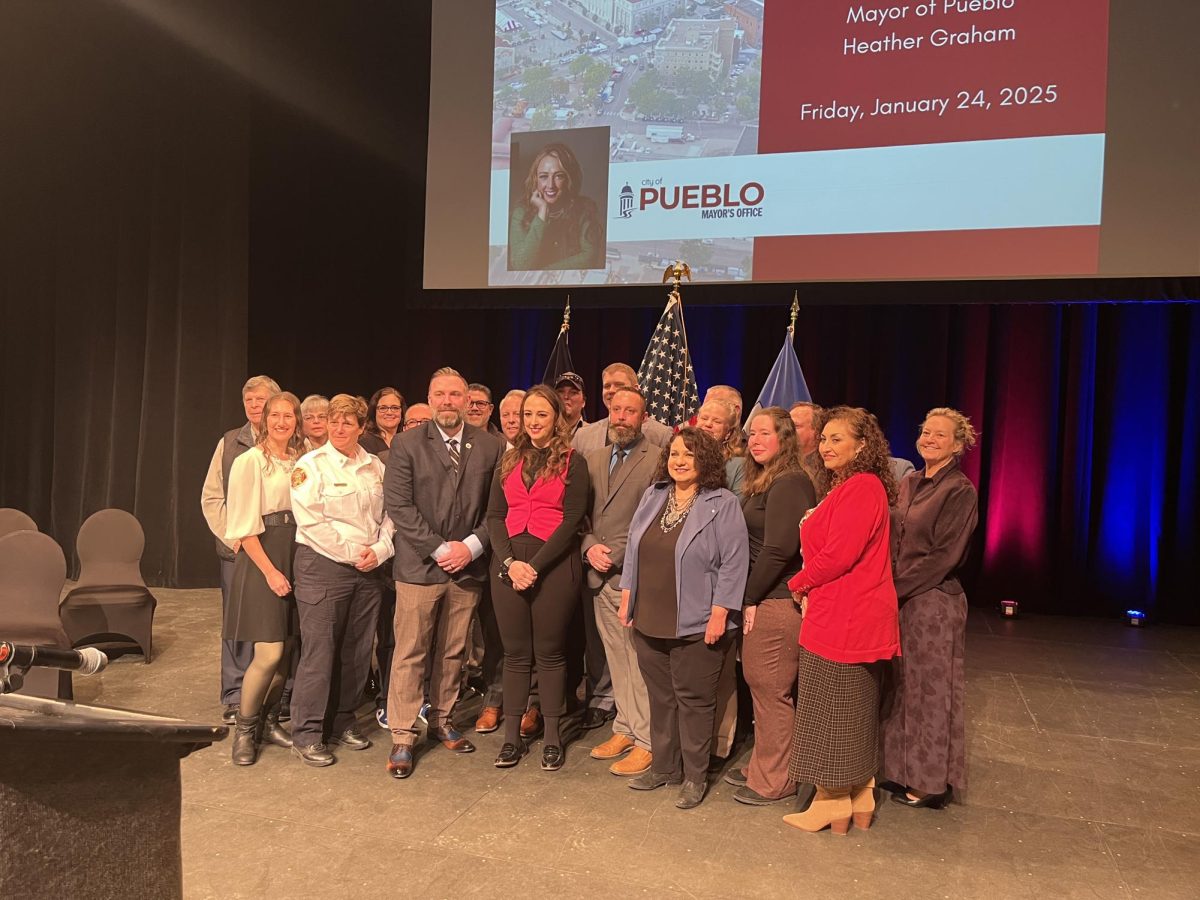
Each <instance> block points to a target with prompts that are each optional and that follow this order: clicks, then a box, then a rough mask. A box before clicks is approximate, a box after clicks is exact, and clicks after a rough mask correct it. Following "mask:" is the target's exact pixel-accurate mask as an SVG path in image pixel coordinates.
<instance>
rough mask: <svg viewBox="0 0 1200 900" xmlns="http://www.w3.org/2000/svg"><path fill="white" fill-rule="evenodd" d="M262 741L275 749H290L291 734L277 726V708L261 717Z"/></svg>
mask: <svg viewBox="0 0 1200 900" xmlns="http://www.w3.org/2000/svg"><path fill="white" fill-rule="evenodd" d="M262 739H263V741H264V742H266V743H269V744H274V745H275V746H276V747H283V748H285V749H287V750H290V749H291V748H292V735H291V732H289V731H288V730H287V729H286V728H284V727H283V726H282V725H280V724H279V707H278V706H277V707H275V708H274V709H273V710H271V711H270V712H268V713H265V714H264V715H263V729H262Z"/></svg>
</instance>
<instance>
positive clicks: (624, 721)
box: [582, 388, 660, 775]
mask: <svg viewBox="0 0 1200 900" xmlns="http://www.w3.org/2000/svg"><path fill="white" fill-rule="evenodd" d="M645 422H646V398H645V397H643V396H642V393H641V391H639V390H638V389H637V388H622V389H621V390H619V391H616V392H615V393H614V396H613V397H612V398H611V401H610V402H609V405H608V423H609V424H608V432H609V433H608V437H609V442H608V446H601V447H597V448H596V449H594V450H591V451H590V452H588V453H585V454H584V459H585V460H587V466H588V474H589V475H590V476H591V479H592V504H591V516H590V524H589V526H588V531H587V532H586V533H585V534H584V536H583V544H582V548H583V556H584V561H585V562H586V564H587V565H586V567H585V568H586V572H587V585H586V587H585V591H586V592H587V594H588V595H589V596H588V600H590V605H592V606H593V608H594V610H595V621H596V626H597V630H598V631H599V635H600V639H601V641H602V642H603V647H604V654H605V657H606V659H607V661H608V671H609V673H610V674H611V676H612V687H613V696H614V698H615V700H616V718H615V719H614V720H613V734H612V737H611V738H609V739H608V740H607V741H605V742H604V743H603V744H601V745H600V746H598V747H596V748H595V749H594V750H592V754H591V755H592V757H593V758H594V759H611V760H616V762H614V763H613V764H612V765H611V766H610V767H609V771H610V772H612V773H613V774H614V775H640V774H641V773H643V772H648V771H650V763H651V752H650V700H649V697H648V695H647V693H646V683H645V681H643V680H642V673H641V670H640V669H639V668H638V662H637V655H636V653H635V652H634V649H633V642H632V640H631V639H630V634H629V629H628V628H626V627H625V626H624V625H622V624H621V622H620V620H619V619H618V618H617V611H618V609H619V608H620V606H621V586H620V585H621V566H622V564H623V563H624V562H625V548H626V543H627V541H628V538H629V522H630V520H631V519H632V518H633V514H634V512H635V511H636V510H637V508H638V503H639V502H640V501H641V499H642V494H644V493H645V492H646V488H648V487H649V486H650V483H651V481H652V480H653V478H654V473H655V471H656V470H657V469H658V461H659V456H660V451H659V448H658V447H656V446H654V445H653V444H652V443H651V442H650V441H648V440H647V439H646V437H645V435H644V434H643V433H642V427H643V425H644V423H645ZM586 602H587V601H585V603H586ZM625 754H628V756H625ZM622 756H624V757H625V758H624V759H621V758H620V757H622Z"/></svg>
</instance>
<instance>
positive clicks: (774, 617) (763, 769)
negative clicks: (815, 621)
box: [742, 597, 801, 799]
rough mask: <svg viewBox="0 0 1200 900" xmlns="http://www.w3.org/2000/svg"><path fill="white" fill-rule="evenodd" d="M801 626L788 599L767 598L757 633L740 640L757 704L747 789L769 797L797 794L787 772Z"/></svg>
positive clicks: (797, 612)
mask: <svg viewBox="0 0 1200 900" xmlns="http://www.w3.org/2000/svg"><path fill="white" fill-rule="evenodd" d="M800 622H801V617H800V609H799V607H797V606H796V604H795V603H794V602H792V599H791V598H790V597H788V598H786V599H770V598H769V599H767V600H763V601H762V602H761V603H760V604H759V605H758V610H757V611H756V612H755V619H754V628H753V630H751V632H750V633H749V634H744V635H743V636H742V672H743V673H744V674H745V676H746V683H747V684H748V685H749V686H750V696H751V697H752V698H753V700H754V752H753V753H751V754H750V764H749V765H748V766H747V768H746V785H747V787H749V788H750V789H751V790H752V791H755V792H757V793H759V794H761V795H762V796H764V797H770V798H771V799H777V798H779V797H783V796H786V795H788V794H793V793H795V792H796V782H794V781H792V780H791V779H790V778H789V777H788V771H787V769H788V753H789V751H790V750H791V746H792V729H793V728H794V727H795V720H796V678H797V675H798V674H799V672H800V643H799V641H800Z"/></svg>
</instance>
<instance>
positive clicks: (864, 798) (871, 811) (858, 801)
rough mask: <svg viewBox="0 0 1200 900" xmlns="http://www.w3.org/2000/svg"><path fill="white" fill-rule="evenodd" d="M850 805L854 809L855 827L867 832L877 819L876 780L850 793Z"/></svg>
mask: <svg viewBox="0 0 1200 900" xmlns="http://www.w3.org/2000/svg"><path fill="white" fill-rule="evenodd" d="M850 805H851V807H852V808H853V809H854V827H855V828H861V829H862V830H863V831H866V830H867V829H868V828H870V827H871V820H872V819H874V818H875V779H874V778H872V779H871V780H870V781H868V782H867V783H866V784H864V785H860V786H859V787H856V788H854V789H853V790H851V791H850Z"/></svg>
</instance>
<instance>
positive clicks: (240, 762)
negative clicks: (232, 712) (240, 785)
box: [233, 713, 260, 766]
mask: <svg viewBox="0 0 1200 900" xmlns="http://www.w3.org/2000/svg"><path fill="white" fill-rule="evenodd" d="M259 719H260V717H259V716H243V715H242V714H241V713H238V714H237V715H236V716H235V717H234V720H233V764H234V765H235V766H252V765H254V763H255V762H256V761H257V760H258V725H259Z"/></svg>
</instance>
